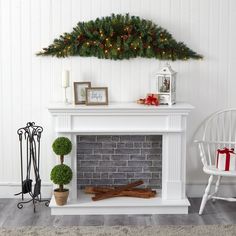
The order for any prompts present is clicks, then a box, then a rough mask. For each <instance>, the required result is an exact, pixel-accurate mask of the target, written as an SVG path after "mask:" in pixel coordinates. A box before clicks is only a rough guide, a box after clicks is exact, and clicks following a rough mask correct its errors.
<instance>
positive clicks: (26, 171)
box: [15, 122, 49, 212]
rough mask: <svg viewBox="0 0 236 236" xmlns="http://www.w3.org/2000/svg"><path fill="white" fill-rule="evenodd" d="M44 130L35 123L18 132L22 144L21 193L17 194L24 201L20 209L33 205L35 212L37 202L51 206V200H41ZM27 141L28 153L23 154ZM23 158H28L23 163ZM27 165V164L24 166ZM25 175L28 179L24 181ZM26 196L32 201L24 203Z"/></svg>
mask: <svg viewBox="0 0 236 236" xmlns="http://www.w3.org/2000/svg"><path fill="white" fill-rule="evenodd" d="M42 132H43V128H42V127H41V126H36V125H35V123H34V122H28V123H27V124H26V127H23V128H20V129H18V130H17V134H18V135H19V142H20V162H21V192H20V193H17V194H15V196H16V195H20V194H21V198H22V201H21V202H19V203H18V204H17V207H18V208H19V209H22V208H23V206H24V204H26V203H30V202H32V203H33V206H34V212H35V204H36V203H37V202H44V204H45V206H48V205H49V200H42V198H41V179H40V175H39V166H40V139H41V133H42ZM23 140H25V144H26V152H23V143H24V141H23ZM23 158H26V160H25V162H23ZM24 163H25V164H24ZM32 169H33V172H34V176H32V177H34V180H35V181H34V182H35V184H34V188H32V182H33V180H32V177H31V170H32ZM24 175H26V179H25V180H24V179H23V178H24ZM24 194H29V197H30V198H31V199H30V200H27V201H24Z"/></svg>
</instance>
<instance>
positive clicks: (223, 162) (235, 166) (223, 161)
mask: <svg viewBox="0 0 236 236" xmlns="http://www.w3.org/2000/svg"><path fill="white" fill-rule="evenodd" d="M216 168H217V169H219V170H223V171H235V170H236V155H235V153H234V149H233V148H231V149H228V148H224V149H218V150H217V156H216Z"/></svg>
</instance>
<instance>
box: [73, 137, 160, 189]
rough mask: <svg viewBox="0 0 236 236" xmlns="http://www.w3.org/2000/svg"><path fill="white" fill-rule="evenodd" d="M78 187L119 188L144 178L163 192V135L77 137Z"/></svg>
mask: <svg viewBox="0 0 236 236" xmlns="http://www.w3.org/2000/svg"><path fill="white" fill-rule="evenodd" d="M77 165H78V166H77V188H78V189H83V188H84V187H85V186H119V185H123V184H127V183H129V182H132V181H135V180H139V179H142V180H144V183H145V184H144V185H143V186H144V187H150V188H155V189H161V178H162V136H161V135H78V136H77Z"/></svg>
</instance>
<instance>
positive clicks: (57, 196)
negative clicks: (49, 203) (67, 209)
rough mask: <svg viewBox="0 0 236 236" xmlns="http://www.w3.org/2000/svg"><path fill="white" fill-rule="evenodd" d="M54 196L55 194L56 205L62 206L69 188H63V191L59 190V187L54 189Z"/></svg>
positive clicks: (65, 201)
mask: <svg viewBox="0 0 236 236" xmlns="http://www.w3.org/2000/svg"><path fill="white" fill-rule="evenodd" d="M54 196H55V200H56V203H57V205H59V206H63V205H65V204H66V203H67V199H68V196H69V189H64V191H63V192H60V191H59V189H55V190H54Z"/></svg>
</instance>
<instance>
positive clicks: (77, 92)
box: [74, 82, 91, 104]
mask: <svg viewBox="0 0 236 236" xmlns="http://www.w3.org/2000/svg"><path fill="white" fill-rule="evenodd" d="M86 88H91V82H74V100H75V104H85V103H86Z"/></svg>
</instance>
